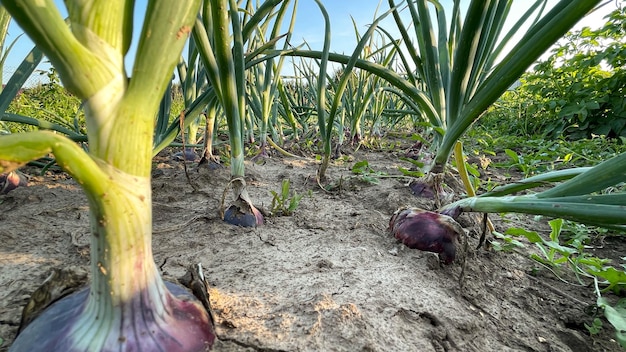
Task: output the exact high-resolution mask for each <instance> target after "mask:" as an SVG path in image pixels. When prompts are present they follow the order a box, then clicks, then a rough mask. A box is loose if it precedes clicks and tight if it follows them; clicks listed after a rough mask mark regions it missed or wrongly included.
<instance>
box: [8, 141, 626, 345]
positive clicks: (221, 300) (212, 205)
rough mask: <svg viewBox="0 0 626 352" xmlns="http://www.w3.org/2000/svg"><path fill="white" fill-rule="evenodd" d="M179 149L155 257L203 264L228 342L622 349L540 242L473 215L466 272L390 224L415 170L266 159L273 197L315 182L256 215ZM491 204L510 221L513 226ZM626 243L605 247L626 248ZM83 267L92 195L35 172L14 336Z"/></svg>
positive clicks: (161, 261)
mask: <svg viewBox="0 0 626 352" xmlns="http://www.w3.org/2000/svg"><path fill="white" fill-rule="evenodd" d="M170 152H171V151H167V152H166V153H162V155H161V156H159V157H157V158H156V159H155V164H154V174H153V209H154V214H153V217H154V233H153V248H154V256H155V261H156V263H157V265H158V266H159V267H160V269H161V270H162V273H163V275H164V276H166V277H168V276H169V277H180V276H182V275H183V274H184V272H185V269H186V267H187V266H188V265H189V264H191V263H201V264H202V266H203V268H204V269H205V275H206V277H207V279H208V281H209V284H210V289H209V290H210V297H211V304H212V307H213V311H214V314H215V318H216V325H217V326H216V328H217V334H218V338H219V341H218V342H217V343H216V345H215V346H214V350H216V351H619V350H620V348H619V346H618V344H617V343H615V342H614V341H613V340H612V336H613V331H612V328H611V327H610V325H609V324H608V323H607V322H606V321H605V322H604V326H605V328H604V329H602V331H601V333H600V335H596V336H593V337H591V336H589V333H588V332H587V330H586V328H585V326H584V324H585V323H587V324H589V323H590V322H591V321H592V320H593V316H591V315H589V309H588V308H589V307H592V306H593V305H594V302H595V296H594V294H593V290H592V288H590V287H576V286H572V285H570V284H567V283H564V282H562V281H560V280H558V279H557V278H555V277H554V276H553V275H552V274H550V273H549V272H540V273H539V275H535V276H532V275H531V274H530V273H531V272H532V269H533V268H535V264H534V262H532V261H531V260H530V259H528V252H529V251H531V250H532V248H531V247H530V246H527V247H526V248H525V249H523V250H522V251H525V252H522V253H521V254H520V253H503V252H493V251H488V250H485V249H478V250H476V249H475V248H476V245H477V244H478V234H477V232H478V230H477V227H476V226H475V224H476V223H478V222H476V221H474V220H473V218H471V217H468V216H467V215H463V216H464V217H465V218H464V220H463V222H462V223H464V225H465V226H469V229H472V231H470V234H469V248H470V249H469V253H468V255H467V263H466V268H465V274H464V281H463V286H462V287H461V286H460V282H459V277H460V273H461V265H460V264H459V263H455V264H453V265H450V266H445V267H441V266H440V265H439V263H438V260H437V258H436V256H435V255H434V254H432V253H427V252H421V251H418V250H411V249H408V248H406V247H404V246H402V245H400V244H398V243H397V241H396V240H395V239H394V238H393V237H392V236H391V235H390V234H389V233H388V232H387V226H388V223H389V219H390V217H391V215H392V214H393V212H394V211H395V210H396V209H397V208H398V207H400V206H405V205H417V204H418V202H419V200H418V199H417V198H416V197H414V196H413V195H411V193H410V191H409V189H408V187H406V183H407V180H406V179H403V178H400V177H398V178H381V179H380V183H379V184H377V185H373V184H369V183H366V182H363V181H362V180H359V179H358V177H354V175H352V173H351V170H350V167H351V165H352V164H353V163H345V164H343V165H335V166H332V167H331V168H330V169H329V178H330V179H331V180H335V181H336V180H343V181H344V182H343V183H342V187H341V191H340V192H335V193H327V192H324V191H322V190H321V189H320V188H319V187H318V185H317V183H316V182H315V173H316V170H317V163H316V162H315V161H312V160H310V159H296V158H283V157H273V158H269V159H267V160H265V162H264V164H263V165H258V164H253V163H250V164H247V165H246V166H247V169H246V173H247V182H248V191H249V193H250V195H251V197H252V199H254V201H255V204H256V205H259V206H261V207H269V205H270V204H271V200H272V196H271V193H270V191H271V190H279V189H280V185H281V182H282V180H283V179H289V181H290V184H291V189H292V190H295V191H296V192H297V193H298V194H305V196H304V197H303V198H302V200H301V201H300V205H299V207H298V208H297V210H296V211H295V213H294V214H293V215H292V216H285V217H268V218H266V224H265V225H264V226H262V227H258V228H254V229H246V228H240V227H235V226H231V225H228V224H225V223H224V222H222V221H221V219H220V217H219V207H220V205H219V203H220V199H221V197H222V192H223V189H224V187H226V184H227V183H228V180H229V169H228V168H224V169H217V170H208V169H206V168H200V169H194V167H190V177H191V180H192V183H193V184H194V185H195V187H196V189H194V187H192V186H191V185H190V184H189V183H188V181H187V179H186V177H185V174H184V172H183V168H182V165H181V164H180V163H179V162H174V161H171V159H170V157H169V155H168V154H170ZM172 153H173V152H172ZM398 154H399V153H396V152H380V151H379V152H373V151H363V150H361V151H357V152H356V153H355V154H354V155H353V158H354V160H355V161H358V160H368V162H369V165H370V167H372V168H373V169H374V170H377V171H380V172H384V173H387V174H389V175H399V173H398V171H397V167H398V166H399V165H400V166H404V167H406V165H405V164H403V162H402V161H400V160H399V158H398ZM28 171H33V172H36V171H37V170H25V172H28ZM309 191H311V192H309ZM431 206H432V205H431ZM472 216H474V215H472ZM474 217H475V216H474ZM491 218H492V220H493V221H494V222H495V225H496V228H497V229H498V230H499V231H501V232H503V231H504V230H506V228H507V227H508V226H511V225H510V223H507V222H504V221H502V219H501V218H500V217H499V216H492V217H491ZM513 218H514V219H516V221H521V222H522V224H521V225H518V226H523V227H525V228H527V229H533V230H536V231H538V232H540V233H542V234H546V227H545V221H544V224H543V228H541V229H538V228H533V226H535V227H536V226H540V225H541V224H540V223H537V222H533V221H531V220H529V221H526V220H527V219H528V218H526V217H520V216H515V217H513ZM525 219H526V220H525ZM548 232H549V230H548ZM616 242H617V241H616ZM615 245H616V246H617V245H619V244H618V243H616V244H615ZM622 246H623V245H622ZM606 247H607V248H609V247H610V246H609V245H607V246H606ZM621 249H623V248H621ZM619 250H620V248H614V251H613V252H606V253H601V254H600V253H596V255H598V256H601V255H602V256H604V257H609V258H610V257H611V255H614V256H615V258H614V259H617V258H618V255H619V253H620V252H619ZM607 253H608V254H607ZM68 267H72V268H74V267H75V268H77V270H85V271H89V214H88V207H87V201H86V198H85V196H84V195H83V193H82V191H81V189H80V188H79V187H78V186H77V185H76V183H75V182H74V181H73V180H71V179H69V178H68V177H67V176H66V175H65V174H62V173H57V174H54V173H50V172H49V173H48V174H47V175H46V176H30V182H29V187H22V188H18V189H17V190H15V191H13V192H11V193H9V194H8V195H6V196H0V287H2V291H1V293H0V338H3V339H4V340H5V341H4V344H3V345H2V346H0V351H6V350H7V349H8V346H10V343H11V341H12V340H13V338H14V336H15V333H16V331H17V328H18V325H19V322H20V315H21V310H22V308H23V307H24V305H25V304H26V302H27V301H28V299H29V297H30V295H31V294H32V292H33V291H34V290H35V289H36V288H37V287H38V286H39V285H41V283H42V282H43V280H44V279H45V278H46V277H47V276H48V275H49V274H50V272H51V270H52V269H53V268H68Z"/></svg>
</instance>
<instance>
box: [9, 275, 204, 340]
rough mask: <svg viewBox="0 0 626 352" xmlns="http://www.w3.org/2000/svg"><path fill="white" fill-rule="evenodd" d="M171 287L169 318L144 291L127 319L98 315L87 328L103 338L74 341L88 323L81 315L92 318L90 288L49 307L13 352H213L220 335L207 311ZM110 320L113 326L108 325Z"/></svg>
mask: <svg viewBox="0 0 626 352" xmlns="http://www.w3.org/2000/svg"><path fill="white" fill-rule="evenodd" d="M165 286H166V287H167V289H168V290H169V293H166V294H165V297H167V299H166V300H167V302H165V309H166V313H165V314H161V315H159V314H157V313H156V312H155V311H154V310H153V309H152V308H151V307H152V306H153V304H152V302H148V301H147V298H148V297H149V295H148V294H145V292H144V293H143V294H140V295H138V296H135V297H133V298H132V299H131V302H128V303H127V304H126V305H125V308H124V312H122V313H121V314H122V317H115V316H109V317H100V316H96V317H94V318H93V319H92V320H91V321H89V320H88V321H87V323H91V324H94V325H96V324H97V325H100V328H99V329H96V331H97V333H96V334H97V335H98V336H88V335H87V334H86V335H84V336H76V335H77V334H74V336H72V331H76V325H77V324H85V319H81V315H83V314H86V313H85V307H86V305H87V302H88V299H89V289H83V290H81V291H79V292H77V293H74V294H71V295H69V296H67V297H64V298H62V299H61V300H59V301H57V302H55V303H54V304H52V305H51V306H50V307H48V309H46V310H45V311H44V312H43V313H42V314H41V315H40V316H39V317H38V318H37V319H35V320H34V321H33V322H32V323H31V324H30V325H28V326H27V327H26V329H24V331H22V332H21V333H20V334H19V335H18V336H17V338H16V340H15V342H14V343H13V345H12V346H11V348H10V349H9V351H10V352H22V351H24V352H26V351H28V352H37V351H42V352H43V351H46V352H48V351H67V352H73V351H118V352H119V351H150V352H152V351H165V352H178V351H180V352H183V351H185V352H186V351H189V352H191V351H194V352H195V351H198V352H199V351H208V350H210V349H211V346H212V345H213V342H214V341H215V332H214V327H213V326H212V323H211V319H210V316H209V314H208V312H207V311H206V309H205V308H204V307H203V306H202V304H201V303H200V302H199V301H198V300H197V299H196V298H195V297H194V296H193V295H191V294H190V293H189V292H188V291H187V290H185V289H183V288H182V287H180V286H177V285H175V284H173V283H170V282H165ZM114 311H119V309H117V308H116V309H114ZM107 318H108V319H109V320H111V321H110V322H109V321H103V319H107ZM107 327H109V329H106V328H107ZM118 329H119V331H115V330H118ZM89 331H91V330H89ZM100 341H101V342H103V343H100ZM92 342H93V343H92Z"/></svg>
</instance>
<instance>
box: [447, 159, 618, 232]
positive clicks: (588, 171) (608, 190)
mask: <svg viewBox="0 0 626 352" xmlns="http://www.w3.org/2000/svg"><path fill="white" fill-rule="evenodd" d="M556 181H563V182H561V183H559V184H558V185H556V186H554V187H552V188H549V189H547V190H545V191H542V192H539V193H530V194H525V195H517V196H513V195H511V194H512V193H514V192H519V191H522V190H528V189H531V188H533V187H537V186H543V185H545V184H546V183H548V182H556ZM624 182H626V153H622V154H619V155H617V156H615V157H613V158H611V159H608V160H606V161H604V162H602V163H600V164H598V165H596V166H594V167H591V168H589V167H584V168H574V169H567V170H559V171H554V172H549V173H545V174H543V175H537V176H533V177H530V178H528V179H525V180H521V181H519V182H516V183H513V184H509V185H504V186H501V187H499V188H496V189H494V190H493V191H492V192H488V193H485V194H482V195H480V196H474V197H468V198H465V199H461V200H459V201H457V202H454V203H451V204H448V205H446V206H445V207H443V208H442V209H441V210H440V212H441V213H443V214H445V215H449V216H452V217H456V216H458V215H459V214H460V213H461V212H484V213H504V212H515V213H525V214H535V215H544V216H550V217H555V218H563V219H568V220H572V221H576V222H580V223H585V224H589V225H595V226H602V227H606V228H613V229H618V230H621V231H624V230H626V217H625V216H624V214H626V192H625V191H624V190H623V184H624ZM620 185H621V186H620Z"/></svg>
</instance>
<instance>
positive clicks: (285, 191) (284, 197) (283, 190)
mask: <svg viewBox="0 0 626 352" xmlns="http://www.w3.org/2000/svg"><path fill="white" fill-rule="evenodd" d="M270 192H271V193H272V197H273V198H272V207H271V210H270V211H271V213H272V215H274V216H289V215H292V214H293V212H294V211H295V210H296V209H297V208H298V205H299V204H300V200H302V197H303V195H302V194H297V193H296V192H295V191H290V183H289V180H288V179H284V180H283V182H282V184H281V187H280V191H279V192H276V191H270Z"/></svg>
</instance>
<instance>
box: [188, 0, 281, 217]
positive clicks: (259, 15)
mask: <svg viewBox="0 0 626 352" xmlns="http://www.w3.org/2000/svg"><path fill="white" fill-rule="evenodd" d="M288 2H289V1H285V0H267V1H264V2H262V3H260V4H257V6H256V9H254V12H252V9H253V6H252V5H250V4H251V3H250V1H249V2H248V5H247V6H246V7H245V9H246V11H245V12H244V14H243V15H240V14H239V9H238V4H237V2H235V1H234V0H219V1H208V0H205V1H204V6H203V10H202V13H201V16H200V17H199V18H198V19H197V20H196V25H195V27H194V30H193V34H192V37H193V40H194V42H195V45H196V46H197V48H198V53H199V55H200V60H201V61H202V63H203V65H204V67H205V69H206V73H207V76H208V80H209V82H210V83H211V89H212V92H213V94H214V95H215V96H216V97H217V100H218V101H219V104H220V106H221V109H222V111H223V113H224V115H225V116H226V121H227V123H228V133H229V141H230V156H231V157H230V168H231V182H230V185H231V186H232V189H233V194H234V197H235V202H234V203H233V204H232V205H231V206H230V207H228V209H226V211H225V212H224V213H223V216H224V220H226V221H227V222H229V223H232V224H236V225H241V226H256V225H260V224H262V223H263V215H262V214H261V213H260V211H259V210H257V209H256V208H255V207H254V205H253V204H252V201H251V199H250V196H249V195H248V191H247V188H246V182H245V179H244V176H245V167H244V141H245V140H246V139H245V132H246V130H245V129H246V121H247V101H246V79H245V78H246V74H245V73H246V69H247V68H249V67H251V66H254V65H256V64H258V63H259V62H262V61H266V60H271V59H272V58H273V57H276V56H278V55H277V54H274V55H273V56H264V57H262V58H258V59H256V60H255V59H254V58H255V57H257V56H258V55H260V53H262V52H264V51H266V50H267V49H268V48H271V47H273V45H274V44H275V43H276V41H277V40H279V39H280V36H274V35H275V34H276V31H277V29H276V30H274V31H272V35H273V37H272V38H269V39H267V41H266V42H264V43H263V45H260V46H258V47H249V49H250V51H249V52H247V53H246V51H245V50H244V49H245V47H246V45H250V40H251V39H252V38H253V37H254V36H255V32H256V31H257V30H258V26H259V25H260V24H261V23H267V22H264V21H265V20H266V19H267V18H268V17H271V16H274V15H275V9H276V7H277V6H279V5H280V4H281V3H282V5H281V7H280V8H279V10H278V13H279V14H280V13H283V12H284V11H285V9H286V8H287V3H288ZM280 16H282V15H280ZM277 21H278V22H280V20H277ZM267 65H269V66H268V69H269V70H270V77H271V72H272V70H273V67H272V65H271V62H270V63H268V64H267ZM266 72H267V71H266ZM267 83H268V84H269V82H267ZM270 92H271V90H270Z"/></svg>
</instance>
